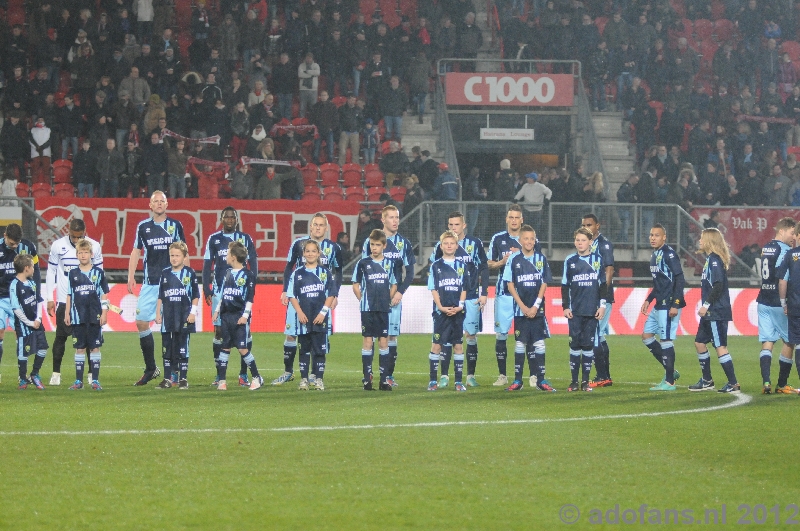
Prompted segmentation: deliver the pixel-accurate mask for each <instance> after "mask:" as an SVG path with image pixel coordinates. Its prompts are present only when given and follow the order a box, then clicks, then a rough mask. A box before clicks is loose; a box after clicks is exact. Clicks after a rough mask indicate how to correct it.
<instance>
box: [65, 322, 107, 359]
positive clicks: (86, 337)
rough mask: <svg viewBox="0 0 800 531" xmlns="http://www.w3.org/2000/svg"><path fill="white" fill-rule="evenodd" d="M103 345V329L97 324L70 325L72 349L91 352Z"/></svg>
mask: <svg viewBox="0 0 800 531" xmlns="http://www.w3.org/2000/svg"><path fill="white" fill-rule="evenodd" d="M102 345H103V327H102V326H100V325H99V324H78V325H72V347H73V348H75V349H80V350H84V349H86V350H88V351H89V352H91V351H92V350H94V349H96V348H100V347H101V346H102Z"/></svg>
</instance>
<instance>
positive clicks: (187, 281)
mask: <svg viewBox="0 0 800 531" xmlns="http://www.w3.org/2000/svg"><path fill="white" fill-rule="evenodd" d="M191 281H192V279H191V278H189V277H184V278H183V285H184V286H188V285H189V282H191Z"/></svg>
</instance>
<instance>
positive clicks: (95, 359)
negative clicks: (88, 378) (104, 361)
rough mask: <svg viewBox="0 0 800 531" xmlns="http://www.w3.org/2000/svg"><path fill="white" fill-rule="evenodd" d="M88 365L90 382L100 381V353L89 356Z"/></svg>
mask: <svg viewBox="0 0 800 531" xmlns="http://www.w3.org/2000/svg"><path fill="white" fill-rule="evenodd" d="M89 364H90V366H91V368H92V369H91V370H92V381H95V380H100V352H92V353H91V354H89Z"/></svg>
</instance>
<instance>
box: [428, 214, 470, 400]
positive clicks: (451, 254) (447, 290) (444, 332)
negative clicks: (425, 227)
mask: <svg viewBox="0 0 800 531" xmlns="http://www.w3.org/2000/svg"><path fill="white" fill-rule="evenodd" d="M439 243H440V247H441V249H442V257H441V258H439V259H438V260H436V261H435V262H434V263H433V264H431V268H430V273H429V276H428V289H429V290H430V291H431V295H432V296H433V312H432V314H431V315H432V316H433V341H432V342H431V352H430V355H429V356H428V359H429V362H430V363H429V365H430V383H428V391H436V390H437V389H438V388H439V382H438V374H439V357H440V354H441V351H442V345H453V366H454V369H455V375H454V376H455V379H456V382H455V385H454V386H453V389H454V390H456V391H461V392H463V391H466V390H467V387H466V386H465V385H464V384H463V383H462V382H461V379H462V377H463V372H464V349H463V342H464V304H465V301H466V299H467V291H466V289H465V280H466V276H467V275H469V272H468V270H467V265H466V263H465V262H462V261H461V260H459V259H458V257H457V256H456V250H457V249H458V236H456V234H455V233H454V232H453V231H450V230H448V231H445V232H443V233H442V235H441V237H440V238H439Z"/></svg>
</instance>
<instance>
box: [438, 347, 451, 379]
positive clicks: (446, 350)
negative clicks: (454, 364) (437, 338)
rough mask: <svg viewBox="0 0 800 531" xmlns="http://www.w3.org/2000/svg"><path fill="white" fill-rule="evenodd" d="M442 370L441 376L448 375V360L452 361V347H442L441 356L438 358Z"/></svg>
mask: <svg viewBox="0 0 800 531" xmlns="http://www.w3.org/2000/svg"><path fill="white" fill-rule="evenodd" d="M439 359H440V361H441V363H440V365H441V368H442V376H444V375H445V374H450V360H452V359H453V345H442V355H441V357H440V358H439Z"/></svg>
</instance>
